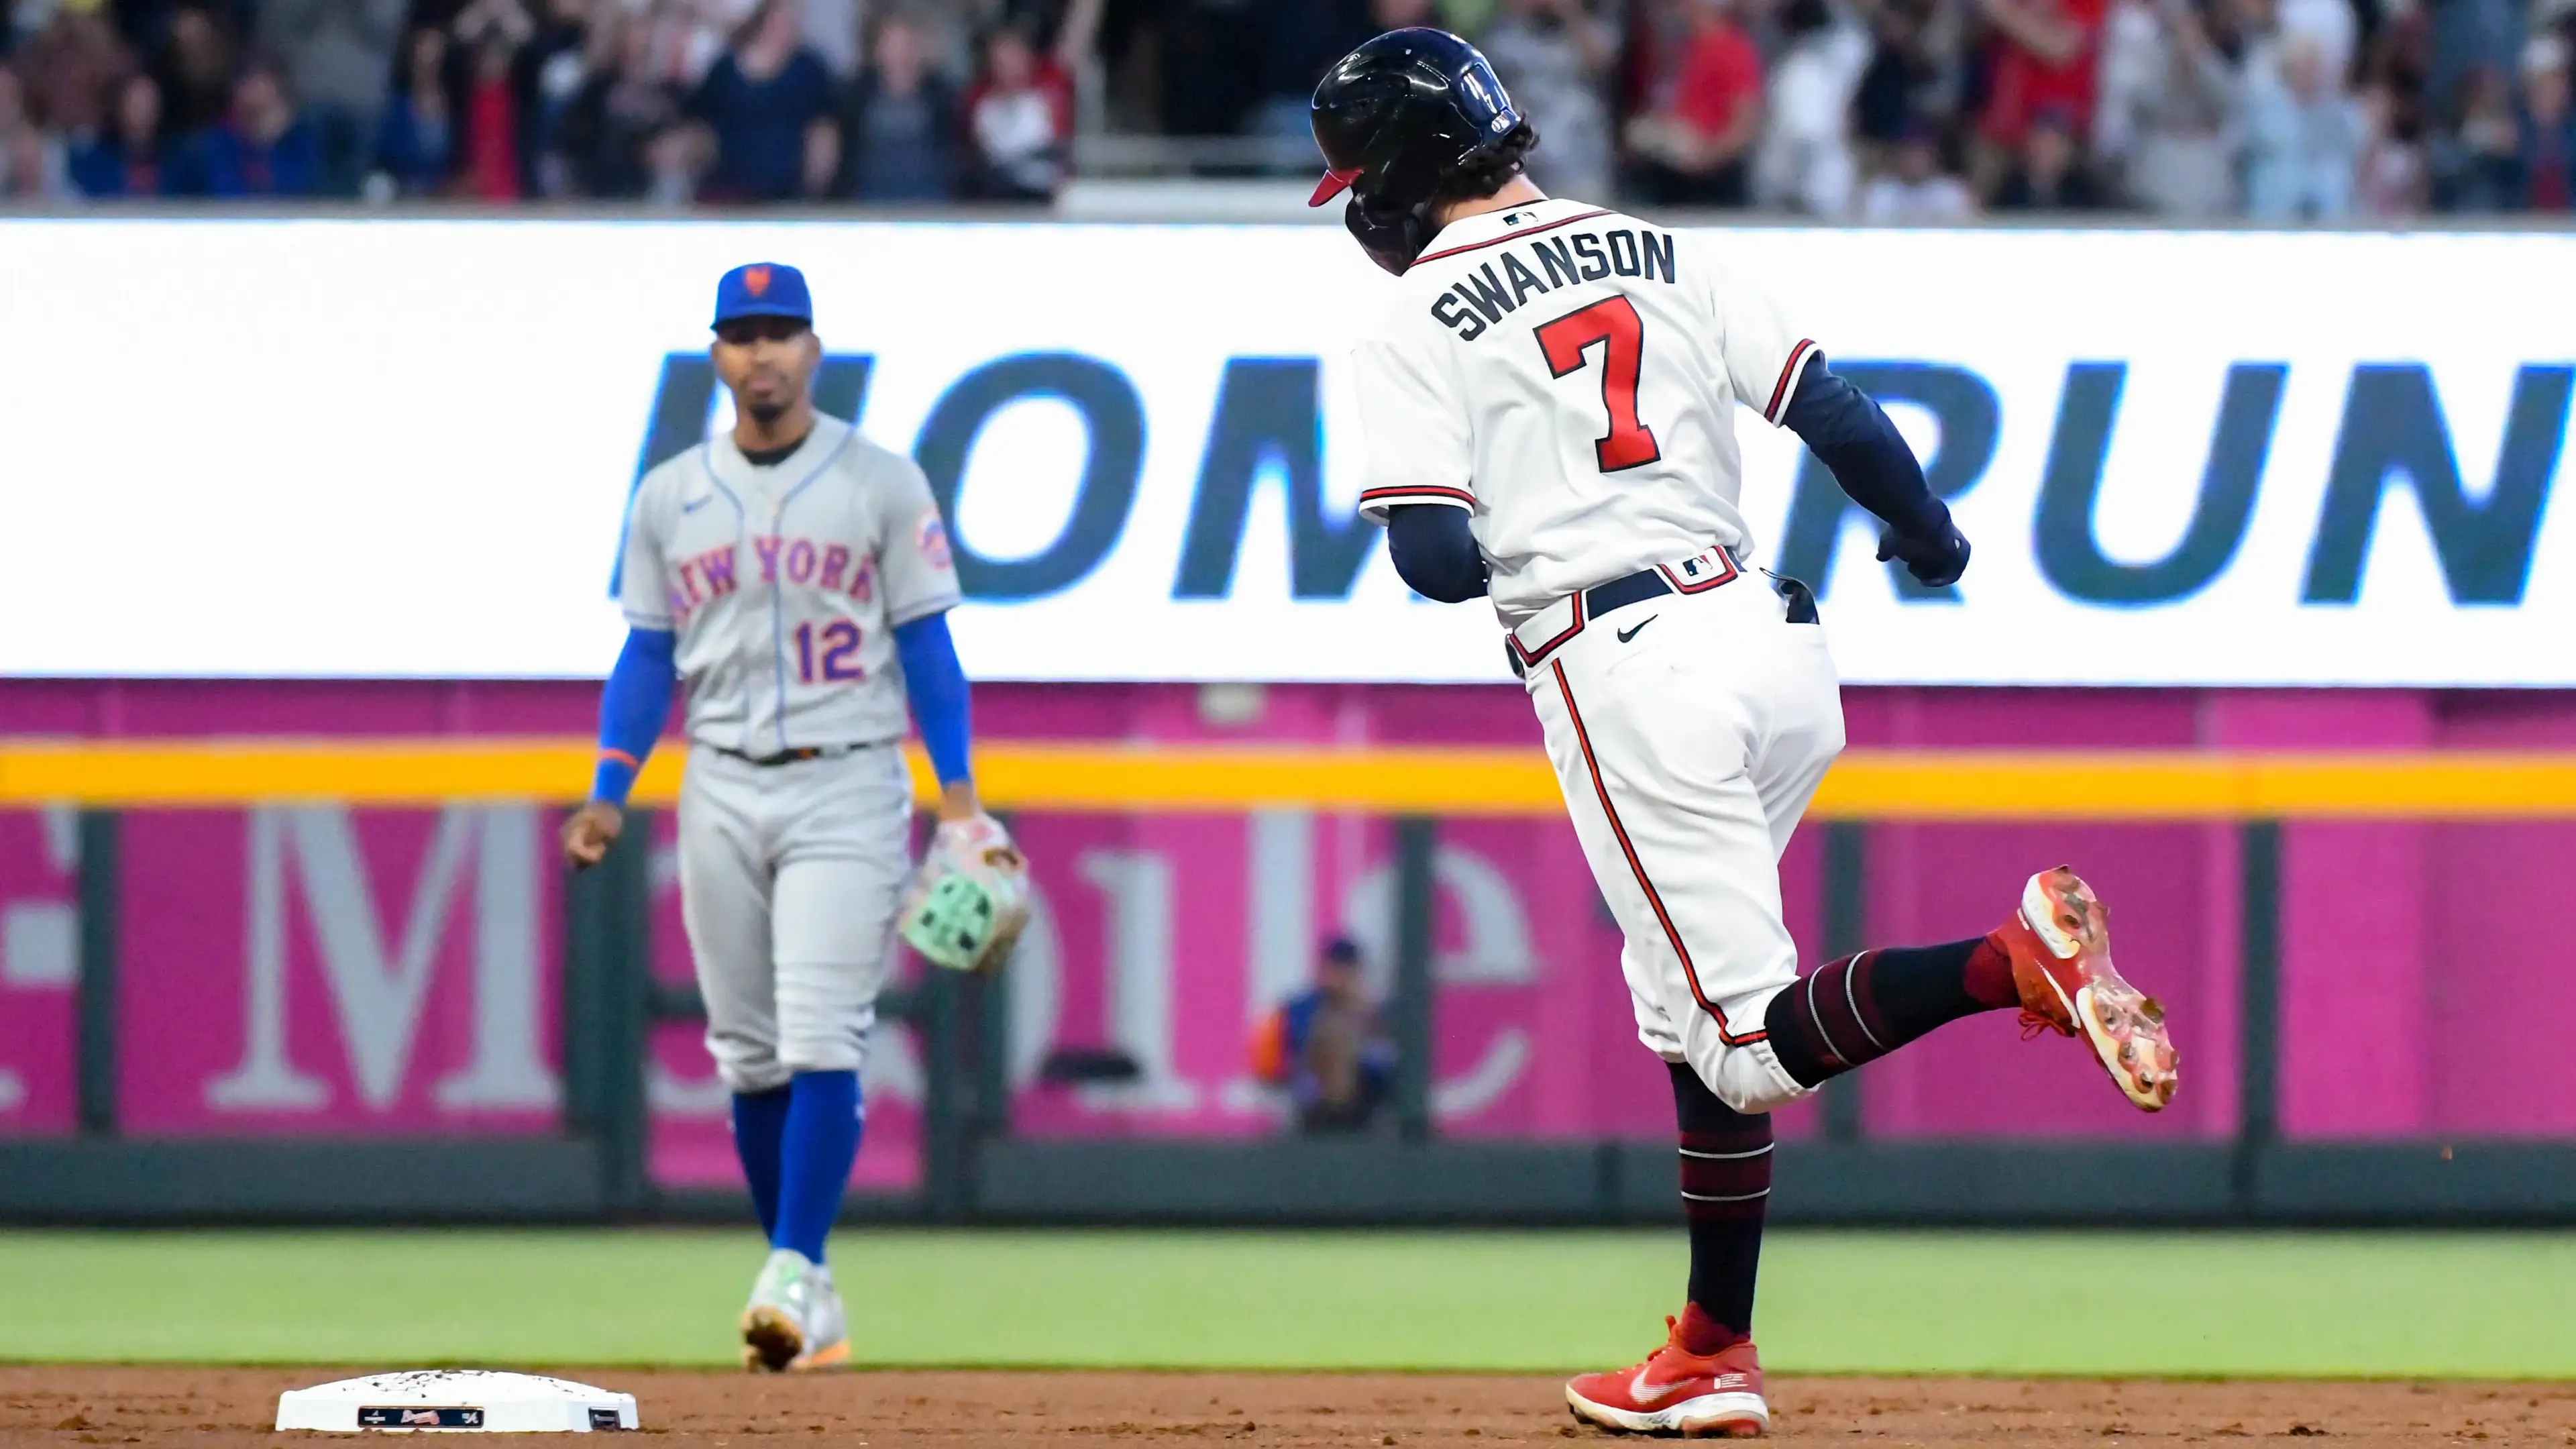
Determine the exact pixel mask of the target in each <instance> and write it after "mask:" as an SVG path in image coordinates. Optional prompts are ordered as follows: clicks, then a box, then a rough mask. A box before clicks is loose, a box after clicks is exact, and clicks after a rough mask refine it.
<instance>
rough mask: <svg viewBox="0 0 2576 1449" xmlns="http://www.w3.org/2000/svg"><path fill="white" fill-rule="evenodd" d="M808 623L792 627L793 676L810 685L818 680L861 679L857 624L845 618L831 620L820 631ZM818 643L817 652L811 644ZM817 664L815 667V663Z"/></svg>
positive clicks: (863, 671)
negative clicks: (794, 629)
mask: <svg viewBox="0 0 2576 1449" xmlns="http://www.w3.org/2000/svg"><path fill="white" fill-rule="evenodd" d="M816 636H817V631H816V629H815V628H814V626H813V625H811V624H799V625H797V626H796V677H797V678H798V679H800V680H802V681H803V682H804V683H807V684H812V683H813V682H814V681H815V680H818V679H830V680H840V679H862V678H865V677H866V675H867V671H866V670H864V669H861V668H860V667H859V665H858V652H859V626H858V625H856V624H853V623H851V622H850V621H849V620H847V619H834V620H833V621H832V622H831V623H829V624H826V625H824V626H823V627H822V629H821V631H820V638H819V640H818V638H817V637H816ZM817 643H820V644H821V645H822V649H821V652H820V653H819V655H818V654H817V652H816V649H815V645H816V644H817ZM818 665H819V666H820V667H819V668H817V666H818Z"/></svg>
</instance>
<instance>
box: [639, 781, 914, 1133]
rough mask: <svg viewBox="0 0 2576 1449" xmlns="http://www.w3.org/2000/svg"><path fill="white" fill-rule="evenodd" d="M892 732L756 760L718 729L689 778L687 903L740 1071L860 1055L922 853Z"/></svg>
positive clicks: (732, 1083)
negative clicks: (806, 753)
mask: <svg viewBox="0 0 2576 1449" xmlns="http://www.w3.org/2000/svg"><path fill="white" fill-rule="evenodd" d="M912 816H913V808H912V777H911V775H910V774H909V773H908V772H907V771H906V769H905V768H904V762H903V752H902V751H901V749H900V748H898V747H897V746H895V745H892V744H883V745H870V746H865V747H862V748H860V749H857V750H853V751H852V752H850V753H849V754H846V755H840V756H835V757H830V758H822V759H812V760H800V761H796V762H793V763H789V764H781V765H755V764H752V763H750V762H749V761H747V760H740V759H736V758H734V757H732V756H730V755H726V754H722V753H719V752H718V751H716V750H713V749H711V748H708V747H707V746H705V745H699V746H696V747H695V748H693V749H691V750H690V752H689V770H688V775H687V777H686V779H685V780H684V781H683V782H682V784H681V787H680V909H681V914H682V916H683V918H684V919H685V920H686V921H687V923H688V931H689V951H690V954H691V955H692V956H693V957H695V958H696V963H697V976H698V992H699V994H700V995H701V996H703V997H704V998H705V1000H706V1006H707V1051H708V1053H709V1054H710V1055H711V1056H713V1057H714V1058H715V1062H716V1068H717V1070H718V1072H719V1073H721V1074H722V1076H723V1078H724V1082H725V1085H726V1086H727V1087H729V1088H731V1089H732V1090H734V1091H737V1092H765V1091H768V1090H770V1089H772V1088H775V1087H781V1086H784V1085H786V1083H787V1079H788V1078H789V1077H791V1076H793V1075H794V1074H796V1073H798V1072H829V1071H852V1072H854V1071H858V1070H860V1069H861V1068H862V1067H863V1066H864V1065H865V1064H866V1059H867V1038H868V1028H869V1027H870V1026H872V1025H874V1024H875V1021H876V1000H877V992H878V991H879V990H880V989H881V988H882V987H883V986H884V984H885V977H886V967H887V963H888V962H889V961H890V960H892V959H893V957H892V952H893V943H894V927H895V910H896V907H897V905H898V903H899V897H900V895H901V892H902V890H903V884H904V879H905V876H906V874H907V872H909V871H910V869H911V867H912V852H911V836H912Z"/></svg>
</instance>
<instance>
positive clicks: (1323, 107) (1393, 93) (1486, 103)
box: [1307, 28, 1538, 276]
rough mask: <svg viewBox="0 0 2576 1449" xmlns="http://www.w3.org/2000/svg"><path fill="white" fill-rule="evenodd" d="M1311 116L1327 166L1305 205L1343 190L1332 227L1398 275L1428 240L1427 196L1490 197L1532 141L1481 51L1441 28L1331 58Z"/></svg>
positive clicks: (1386, 38)
mask: <svg viewBox="0 0 2576 1449" xmlns="http://www.w3.org/2000/svg"><path fill="white" fill-rule="evenodd" d="M1312 119H1313V122H1314V127H1315V144H1316V145H1317V146H1318V147H1320V148H1321V149H1322V150H1323V153H1324V164H1325V165H1326V166H1327V167H1329V168H1330V169H1329V170H1327V171H1326V172H1325V173H1324V179H1323V180H1322V181H1321V182H1320V183H1318V184H1317V185H1316V187H1315V195H1314V197H1313V199H1312V200H1310V201H1309V202H1308V203H1307V204H1308V205H1310V206H1321V205H1323V204H1324V203H1325V202H1327V201H1330V200H1332V199H1333V198H1334V197H1336V196H1339V195H1340V194H1341V193H1342V192H1343V191H1344V190H1346V189H1347V190H1348V191H1349V192H1350V193H1351V199H1350V202H1349V204H1348V205H1347V206H1346V207H1345V208H1344V209H1343V213H1342V220H1343V224H1344V225H1346V226H1348V227H1349V228H1350V230H1351V235H1352V236H1354V237H1357V238H1358V239H1359V243H1360V245H1361V246H1362V247H1364V248H1366V249H1367V251H1368V254H1369V255H1370V256H1371V257H1372V258H1374V259H1375V260H1376V261H1377V264H1378V265H1379V266H1381V267H1384V268H1386V269H1387V270H1388V271H1390V272H1394V273H1396V274H1397V275H1399V276H1401V275H1402V274H1403V272H1404V269H1405V268H1407V267H1409V266H1412V265H1413V259H1414V258H1416V257H1418V256H1420V255H1422V249H1423V248H1424V247H1426V246H1428V245H1430V244H1431V237H1432V234H1433V232H1434V231H1435V230H1436V229H1435V228H1434V227H1433V226H1432V225H1431V207H1432V205H1433V203H1435V202H1438V201H1442V200H1447V199H1450V198H1454V197H1465V196H1483V195H1488V194H1490V193H1491V192H1493V191H1494V190H1495V189H1496V188H1498V187H1500V186H1501V185H1502V184H1503V183H1504V182H1505V181H1507V180H1509V179H1510V178H1511V177H1512V175H1513V174H1514V173H1515V172H1517V171H1519V170H1520V164H1521V157H1522V156H1523V155H1525V154H1527V152H1528V151H1529V149H1530V148H1531V147H1532V146H1535V145H1537V144H1538V132H1537V131H1536V130H1535V129H1533V128H1532V127H1531V126H1530V123H1529V122H1527V121H1525V120H1523V119H1521V113H1520V111H1519V110H1518V109H1517V108H1515V107H1514V106H1513V105H1512V98H1511V97H1510V96H1509V95H1507V94H1505V93H1504V91H1503V83H1502V82H1501V81H1499V80H1496V79H1495V78H1494V68H1493V67H1492V66H1491V65H1489V64H1487V63H1486V61H1485V57H1484V55H1483V53H1481V52H1480V51H1478V50H1477V49H1476V47H1474V46H1472V45H1469V44H1468V43H1467V42H1465V41H1463V40H1460V39H1459V38H1458V37H1457V36H1454V35H1451V34H1450V33H1449V32H1447V31H1445V30H1431V29H1426V28H1416V29H1409V30H1390V31H1388V32H1387V33H1386V34H1384V35H1381V36H1379V37H1377V38H1376V39H1375V40H1372V41H1369V42H1368V43H1367V44H1365V45H1363V46H1361V47H1360V48H1359V49H1357V50H1354V51H1352V52H1351V53H1350V54H1348V55H1346V56H1343V57H1342V58H1341V59H1340V60H1339V61H1337V62H1335V63H1334V66H1333V68H1332V69H1331V70H1328V71H1326V72H1324V79H1323V83H1322V84H1320V85H1318V86H1316V87H1315V101H1314V107H1313V111H1312Z"/></svg>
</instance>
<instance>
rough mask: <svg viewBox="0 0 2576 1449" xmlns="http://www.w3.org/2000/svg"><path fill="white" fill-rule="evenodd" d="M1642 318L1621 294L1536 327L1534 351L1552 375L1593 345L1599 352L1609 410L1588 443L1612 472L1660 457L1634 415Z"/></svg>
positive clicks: (1580, 359)
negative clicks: (1602, 428) (1606, 423)
mask: <svg viewBox="0 0 2576 1449" xmlns="http://www.w3.org/2000/svg"><path fill="white" fill-rule="evenodd" d="M1645 332H1646V327H1645V323H1644V322H1643V321H1642V320H1640V319H1639V318H1638V316H1637V307H1636V304H1635V303H1633V302H1631V301H1629V300H1628V299H1627V298H1625V297H1611V298H1607V299H1605V300H1603V301H1599V302H1595V303H1593V304H1592V305H1591V306H1589V307H1586V308H1584V309H1582V310H1581V311H1579V312H1568V313H1566V314H1565V315H1564V316H1562V317H1559V318H1557V319H1556V320H1555V321H1553V322H1543V323H1541V324H1539V327H1538V333H1537V335H1538V347H1539V351H1540V352H1542V353H1544V354H1545V355H1546V357H1547V366H1548V371H1549V373H1550V374H1551V375H1552V376H1556V377H1563V376H1565V375H1566V374H1567V373H1570V372H1574V371H1577V370H1579V369H1580V368H1582V366H1583V364H1584V353H1586V352H1588V351H1590V350H1591V349H1592V348H1594V347H1596V346H1598V347H1601V348H1602V349H1603V351H1602V355H1601V403H1602V406H1604V407H1606V408H1608V409H1609V411H1610V431H1609V432H1607V433H1604V434H1602V435H1601V437H1600V438H1599V439H1597V440H1595V441H1594V443H1593V444H1592V453H1593V456H1594V457H1595V458H1597V459H1598V460H1599V461H1600V464H1601V471H1602V472H1604V473H1616V472H1618V471H1620V470H1621V469H1623V468H1635V467H1638V466H1640V465H1642V464H1646V463H1652V462H1654V461H1655V460H1656V459H1658V458H1661V457H1663V456H1664V452H1663V449H1662V448H1661V447H1660V446H1659V445H1657V443H1656V442H1655V432H1654V429H1652V428H1649V427H1647V426H1646V425H1645V424H1644V423H1642V422H1639V421H1638V420H1637V371H1638V368H1639V367H1640V366H1641V365H1642V364H1643V362H1644V360H1645V351H1646V341H1645Z"/></svg>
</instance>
